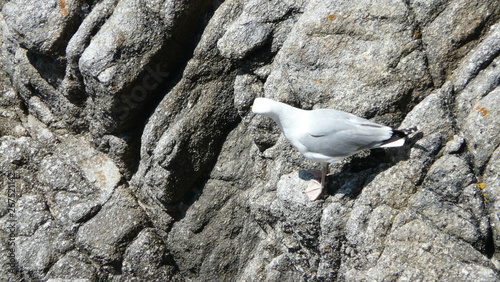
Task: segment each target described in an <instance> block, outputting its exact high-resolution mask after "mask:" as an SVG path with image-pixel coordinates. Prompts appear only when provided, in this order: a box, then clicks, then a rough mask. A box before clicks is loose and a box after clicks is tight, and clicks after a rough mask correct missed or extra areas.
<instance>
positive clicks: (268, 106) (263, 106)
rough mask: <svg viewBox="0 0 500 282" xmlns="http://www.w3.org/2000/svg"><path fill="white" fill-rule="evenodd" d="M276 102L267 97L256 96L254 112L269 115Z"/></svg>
mask: <svg viewBox="0 0 500 282" xmlns="http://www.w3.org/2000/svg"><path fill="white" fill-rule="evenodd" d="M275 103H276V102H275V101H273V100H271V99H267V98H255V100H254V101H253V106H252V112H253V113H254V114H259V115H265V116H266V115H267V116H268V115H269V114H272V113H273V106H274V104H275Z"/></svg>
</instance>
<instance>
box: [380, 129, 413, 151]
mask: <svg viewBox="0 0 500 282" xmlns="http://www.w3.org/2000/svg"><path fill="white" fill-rule="evenodd" d="M417 130H418V129H417V127H416V126H414V127H410V128H405V129H393V130H392V136H391V138H389V139H387V140H385V141H384V142H383V143H382V145H381V146H380V147H381V148H388V147H401V146H403V145H404V144H405V141H406V137H407V136H408V135H410V134H412V133H415V132H417Z"/></svg>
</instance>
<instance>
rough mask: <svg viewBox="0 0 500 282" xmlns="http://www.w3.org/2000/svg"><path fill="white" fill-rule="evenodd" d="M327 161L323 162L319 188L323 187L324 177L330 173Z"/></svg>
mask: <svg viewBox="0 0 500 282" xmlns="http://www.w3.org/2000/svg"><path fill="white" fill-rule="evenodd" d="M328 165H329V163H326V164H323V173H322V174H321V189H323V188H325V178H326V175H327V174H328V173H330V168H329V166H328Z"/></svg>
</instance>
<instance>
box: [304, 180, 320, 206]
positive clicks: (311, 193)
mask: <svg viewBox="0 0 500 282" xmlns="http://www.w3.org/2000/svg"><path fill="white" fill-rule="evenodd" d="M304 192H305V193H306V195H307V197H308V198H309V201H316V200H317V199H319V197H320V196H321V194H322V192H323V187H322V186H321V183H319V181H317V180H315V179H312V180H311V181H309V185H308V186H307V188H306V190H305V191H304Z"/></svg>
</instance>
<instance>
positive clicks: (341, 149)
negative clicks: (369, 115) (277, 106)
mask: <svg viewBox="0 0 500 282" xmlns="http://www.w3.org/2000/svg"><path fill="white" fill-rule="evenodd" d="M391 135H392V129H391V128H390V127H388V126H383V125H380V124H377V123H374V122H372V121H369V120H367V119H364V118H360V117H357V116H355V115H352V114H349V113H345V112H341V111H336V110H327V109H325V110H315V111H311V112H310V124H309V126H308V130H307V133H304V134H303V135H302V136H301V138H300V139H299V141H300V142H301V143H302V144H303V145H304V146H306V147H307V148H308V150H309V151H311V152H315V153H320V154H323V155H326V156H331V157H341V156H349V155H351V154H354V153H355V152H357V151H360V150H363V149H368V148H374V147H378V146H380V145H381V144H382V142H383V141H385V140H387V139H389V138H390V137H391Z"/></svg>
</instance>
